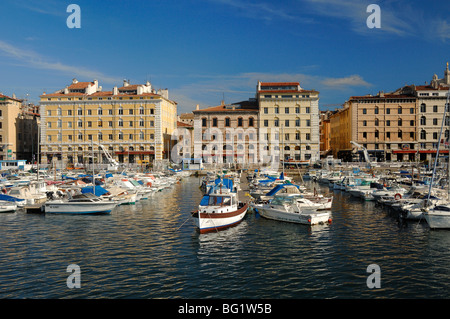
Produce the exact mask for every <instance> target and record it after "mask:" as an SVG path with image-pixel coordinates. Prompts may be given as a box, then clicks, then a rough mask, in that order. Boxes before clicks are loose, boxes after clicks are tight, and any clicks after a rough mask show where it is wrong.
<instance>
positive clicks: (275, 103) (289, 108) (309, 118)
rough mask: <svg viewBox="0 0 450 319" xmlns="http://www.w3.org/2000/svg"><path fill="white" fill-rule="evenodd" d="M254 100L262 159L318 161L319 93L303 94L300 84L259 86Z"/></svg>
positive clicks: (307, 92)
mask: <svg viewBox="0 0 450 319" xmlns="http://www.w3.org/2000/svg"><path fill="white" fill-rule="evenodd" d="M256 98H257V101H258V105H259V113H258V114H259V117H258V126H259V144H260V152H262V153H263V154H262V155H261V156H262V157H264V156H267V157H275V161H277V160H279V159H284V160H285V161H297V162H298V161H304V162H308V163H312V162H314V161H316V160H319V159H320V137H319V92H317V91H315V90H304V89H302V88H301V87H300V83H299V82H258V85H257V92H256ZM263 161H264V162H267V159H263Z"/></svg>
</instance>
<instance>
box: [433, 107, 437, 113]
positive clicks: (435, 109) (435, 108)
mask: <svg viewBox="0 0 450 319" xmlns="http://www.w3.org/2000/svg"><path fill="white" fill-rule="evenodd" d="M437 111H438V106H437V105H433V112H435V113H437Z"/></svg>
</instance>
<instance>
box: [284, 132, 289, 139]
mask: <svg viewBox="0 0 450 319" xmlns="http://www.w3.org/2000/svg"><path fill="white" fill-rule="evenodd" d="M284 140H285V141H289V133H286V134H284Z"/></svg>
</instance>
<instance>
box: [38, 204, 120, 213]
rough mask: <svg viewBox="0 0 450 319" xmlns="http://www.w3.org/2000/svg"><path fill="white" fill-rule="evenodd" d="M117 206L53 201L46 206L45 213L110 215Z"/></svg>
mask: <svg viewBox="0 0 450 319" xmlns="http://www.w3.org/2000/svg"><path fill="white" fill-rule="evenodd" d="M116 206H117V203H116V202H112V203H108V202H100V203H98V202H97V203H70V202H63V201H51V202H47V203H46V204H45V213H53V214H108V213H110V212H111V211H112V210H113V209H114V208H115V207H116Z"/></svg>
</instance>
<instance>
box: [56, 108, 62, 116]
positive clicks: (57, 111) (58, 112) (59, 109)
mask: <svg viewBox="0 0 450 319" xmlns="http://www.w3.org/2000/svg"><path fill="white" fill-rule="evenodd" d="M56 114H57V115H59V116H61V115H62V111H61V108H60V107H58V109H57V110H56Z"/></svg>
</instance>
